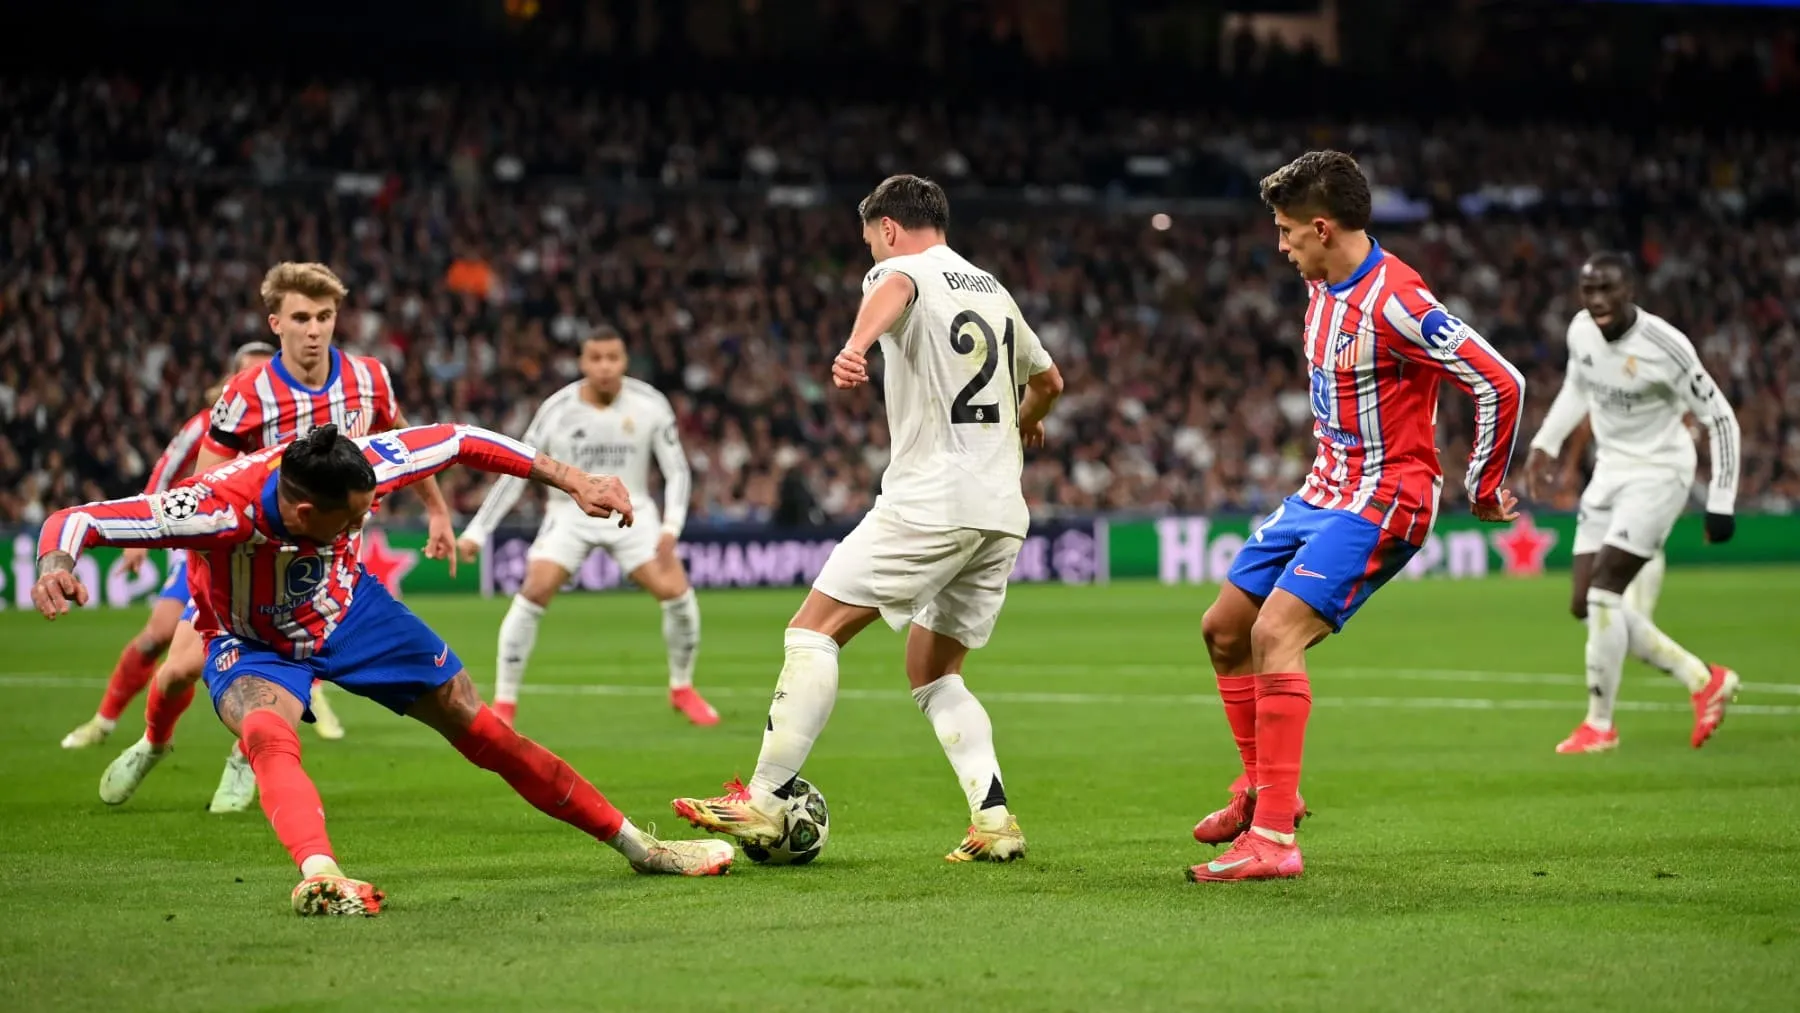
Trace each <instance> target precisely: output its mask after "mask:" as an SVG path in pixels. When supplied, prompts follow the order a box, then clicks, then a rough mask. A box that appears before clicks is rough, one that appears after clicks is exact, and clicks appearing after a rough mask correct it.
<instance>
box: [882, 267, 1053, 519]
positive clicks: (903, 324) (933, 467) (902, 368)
mask: <svg viewBox="0 0 1800 1013" xmlns="http://www.w3.org/2000/svg"><path fill="white" fill-rule="evenodd" d="M892 273H899V274H904V275H906V276H907V277H908V278H911V279H912V282H913V285H914V287H915V289H916V294H915V295H914V297H913V302H912V305H911V306H909V307H907V309H906V312H905V313H903V314H902V315H901V317H900V319H899V321H898V322H896V323H895V324H894V327H893V330H892V331H891V332H890V333H888V334H883V335H882V336H881V353H882V358H883V360H884V361H885V363H886V366H885V369H884V371H883V374H882V375H883V382H884V385H885V389H884V396H885V399H886V401H887V418H888V432H889V435H890V436H891V437H892V445H893V450H892V454H891V456H890V458H889V460H888V466H887V471H886V472H885V473H884V474H883V475H882V479H881V496H880V498H879V499H878V500H877V505H878V506H882V507H885V508H887V509H890V510H893V511H894V512H895V513H897V514H898V515H899V516H900V517H901V519H903V520H905V521H907V522H908V523H911V524H917V525H921V526H930V527H955V528H976V529H980V530H983V531H999V532H1002V533H1005V534H1009V535H1014V536H1017V537H1019V538H1023V537H1025V533H1026V530H1027V528H1029V527H1030V524H1031V515H1030V512H1029V511H1028V510H1027V509H1026V506H1025V494H1024V492H1023V491H1022V490H1021V488H1020V485H1019V479H1020V475H1021V473H1022V471H1023V468H1024V446H1023V444H1022V443H1021V441H1020V438H1019V396H1020V394H1019V391H1020V387H1021V386H1022V385H1023V384H1024V383H1025V382H1026V380H1028V379H1030V378H1031V377H1033V376H1036V375H1037V374H1039V373H1042V372H1044V371H1046V370H1048V369H1049V368H1050V365H1051V363H1050V354H1049V353H1048V352H1046V351H1045V350H1044V345H1043V343H1042V342H1040V341H1039V340H1038V336H1037V333H1036V332H1034V331H1033V330H1032V329H1031V326H1030V325H1029V324H1027V323H1026V322H1025V317H1024V315H1023V314H1021V313H1020V312H1019V304H1018V303H1017V302H1014V301H1013V297H1012V296H1011V295H1010V294H1009V293H1008V292H1007V291H1006V288H1005V286H1003V285H1001V284H1000V283H999V282H998V281H996V280H994V276H993V275H991V274H989V273H988V272H986V271H983V270H982V269H981V268H979V267H976V266H975V265H974V264H971V263H969V262H968V261H967V260H964V259H963V258H962V256H961V255H960V254H958V253H956V251H954V250H952V249H950V248H949V247H948V246H944V245H941V244H940V245H938V246H933V247H932V248H931V249H929V250H926V251H924V252H922V253H914V254H908V255H906V256H901V257H890V258H888V259H887V260H884V261H882V262H881V263H879V264H876V265H875V267H874V268H873V269H871V270H870V271H869V273H868V276H867V277H865V278H864V279H863V292H864V293H867V292H868V291H869V290H870V289H871V288H873V287H874V286H875V284H876V283H877V282H879V281H880V280H881V279H882V278H883V277H885V276H887V275H889V274H892Z"/></svg>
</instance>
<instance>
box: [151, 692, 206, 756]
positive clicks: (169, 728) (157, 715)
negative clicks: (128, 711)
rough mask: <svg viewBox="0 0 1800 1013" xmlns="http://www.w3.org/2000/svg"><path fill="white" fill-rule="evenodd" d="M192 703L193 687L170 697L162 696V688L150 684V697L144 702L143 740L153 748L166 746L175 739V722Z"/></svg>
mask: <svg viewBox="0 0 1800 1013" xmlns="http://www.w3.org/2000/svg"><path fill="white" fill-rule="evenodd" d="M193 702H194V687H192V686H183V687H182V688H181V691H180V692H178V693H176V694H174V695H172V696H165V695H163V691H162V687H161V686H159V685H157V684H156V683H154V682H152V683H151V684H150V695H149V697H148V698H146V699H145V700H144V738H146V739H149V740H150V744H151V745H153V746H158V747H161V746H166V745H168V744H169V740H170V739H172V738H174V737H175V722H177V721H179V720H181V715H182V714H183V712H185V711H186V710H187V709H188V704H191V703H193Z"/></svg>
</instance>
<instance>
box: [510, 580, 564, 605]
mask: <svg viewBox="0 0 1800 1013" xmlns="http://www.w3.org/2000/svg"><path fill="white" fill-rule="evenodd" d="M519 597H521V598H523V599H525V600H526V601H528V602H530V603H531V604H533V605H536V606H537V607H538V608H549V607H550V602H551V600H552V599H554V598H555V597H556V585H554V584H550V583H533V582H531V581H529V580H528V581H526V582H525V583H524V585H523V586H521V587H520V588H519Z"/></svg>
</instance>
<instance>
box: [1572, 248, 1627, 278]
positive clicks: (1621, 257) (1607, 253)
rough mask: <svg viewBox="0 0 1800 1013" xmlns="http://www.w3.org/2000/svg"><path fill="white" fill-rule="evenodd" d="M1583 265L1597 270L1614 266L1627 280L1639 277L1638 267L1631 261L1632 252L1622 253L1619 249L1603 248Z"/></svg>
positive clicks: (1620, 275)
mask: <svg viewBox="0 0 1800 1013" xmlns="http://www.w3.org/2000/svg"><path fill="white" fill-rule="evenodd" d="M1582 267H1584V268H1587V269H1589V270H1596V271H1597V270H1599V269H1600V268H1602V267H1610V268H1614V269H1616V270H1617V271H1618V272H1619V277H1621V278H1623V279H1625V280H1626V281H1627V282H1630V281H1632V280H1634V279H1635V278H1636V277H1637V269H1636V268H1635V267H1633V266H1632V263H1631V254H1629V253H1621V252H1619V251H1618V250H1601V251H1600V252H1599V253H1596V254H1594V255H1593V256H1591V257H1589V258H1588V259H1587V263H1586V264H1583V265H1582Z"/></svg>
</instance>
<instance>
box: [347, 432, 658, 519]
mask: <svg viewBox="0 0 1800 1013" xmlns="http://www.w3.org/2000/svg"><path fill="white" fill-rule="evenodd" d="M356 442H357V443H358V445H360V446H361V447H362V448H363V454H364V456H366V457H367V458H368V460H369V463H370V464H371V465H373V466H374V468H375V491H376V493H377V495H381V496H386V495H388V494H389V493H391V492H393V491H395V490H397V489H403V488H405V487H406V486H409V485H411V484H413V483H414V482H418V481H420V480H422V479H424V478H425V477H427V476H429V475H435V474H437V473H438V472H440V471H443V470H444V469H445V468H448V467H450V466H452V465H456V464H461V465H464V466H465V467H470V468H474V469H476V470H477V471H491V472H494V473H496V474H500V475H512V476H514V477H516V478H525V479H530V480H531V481H533V482H538V483H540V484H543V485H548V486H552V487H554V488H557V489H561V490H562V491H564V492H566V493H568V494H569V495H570V496H572V497H574V499H575V502H576V503H577V504H578V505H580V506H581V508H582V510H583V511H585V512H586V513H587V514H588V515H589V516H592V517H610V516H612V515H613V514H615V513H616V514H618V515H620V518H621V523H622V524H627V525H628V524H630V523H631V497H630V496H629V495H628V494H627V493H626V492H625V484H624V483H623V482H620V481H619V480H618V479H617V478H614V477H612V476H610V475H589V474H587V473H586V472H583V471H582V470H581V469H580V468H577V467H575V466H574V465H571V464H567V463H565V462H563V461H558V460H556V459H555V458H553V457H551V456H549V455H548V454H542V453H539V452H538V451H537V450H535V449H533V448H532V447H528V446H526V445H525V444H523V443H520V442H519V441H517V440H514V439H511V438H510V437H506V436H502V435H500V434H499V433H496V432H494V431H493V430H491V429H482V428H480V427H479V426H463V425H449V424H438V425H429V426H414V427H413V428H411V429H396V430H394V431H392V432H387V433H382V434H381V435H379V436H365V437H363V438H362V439H360V440H358V441H356Z"/></svg>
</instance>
